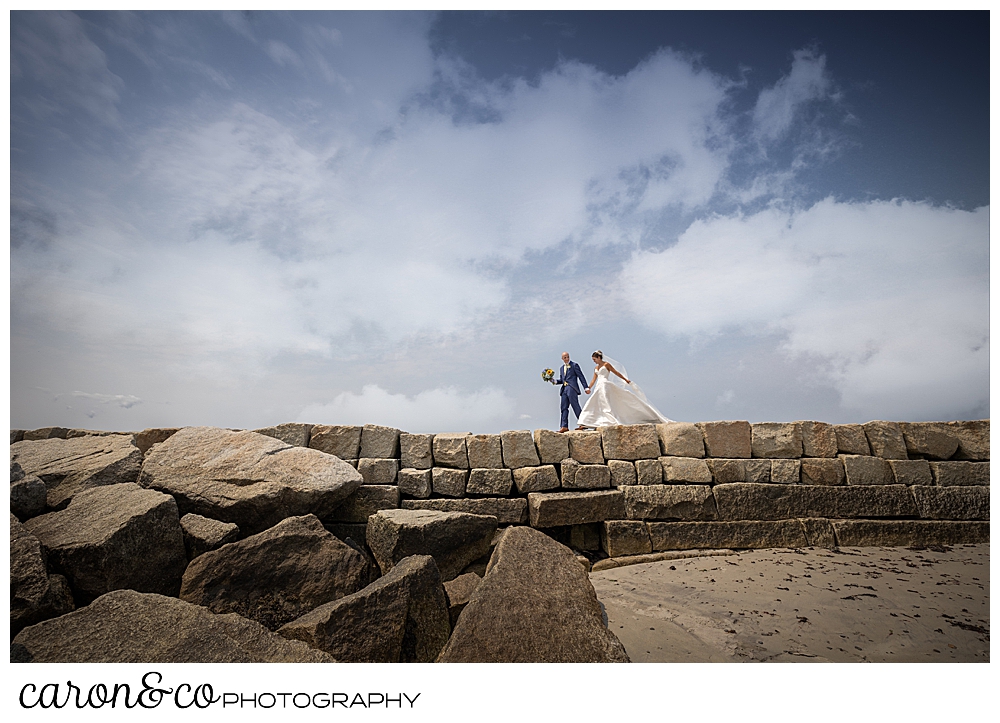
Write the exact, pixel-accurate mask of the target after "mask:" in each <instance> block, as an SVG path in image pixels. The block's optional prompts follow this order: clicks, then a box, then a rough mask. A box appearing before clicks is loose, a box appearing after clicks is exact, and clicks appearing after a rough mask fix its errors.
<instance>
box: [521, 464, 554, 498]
mask: <svg viewBox="0 0 1000 723" xmlns="http://www.w3.org/2000/svg"><path fill="white" fill-rule="evenodd" d="M514 484H515V485H517V492H518V494H522V495H523V494H527V493H528V492H540V491H542V490H554V489H559V475H558V474H557V473H556V468H555V467H554V466H553V465H551V464H545V465H542V466H540V467H518V468H516V469H515V470H514Z"/></svg>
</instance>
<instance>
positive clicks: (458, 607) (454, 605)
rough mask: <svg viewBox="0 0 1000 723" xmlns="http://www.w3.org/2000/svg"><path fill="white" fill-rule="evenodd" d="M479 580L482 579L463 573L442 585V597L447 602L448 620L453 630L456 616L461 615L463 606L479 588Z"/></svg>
mask: <svg viewBox="0 0 1000 723" xmlns="http://www.w3.org/2000/svg"><path fill="white" fill-rule="evenodd" d="M480 580H482V578H481V577H479V575H477V574H476V573H474V572H464V573H462V574H461V575H459V576H458V577H456V578H455V579H454V580H449V581H448V582H446V583H445V584H444V595H445V598H446V599H447V600H448V618H449V620H450V621H451V626H452V627H453V628H454V627H455V623H457V622H458V616H459V615H461V614H462V611H463V610H465V606H466V605H467V604H468V603H469V598H471V597H472V593H474V592H475V591H476V588H477V587H479V582H480Z"/></svg>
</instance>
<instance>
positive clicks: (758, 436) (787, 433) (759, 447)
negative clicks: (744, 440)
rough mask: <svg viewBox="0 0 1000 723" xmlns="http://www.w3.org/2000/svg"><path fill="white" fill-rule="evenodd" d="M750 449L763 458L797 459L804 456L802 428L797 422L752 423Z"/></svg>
mask: <svg viewBox="0 0 1000 723" xmlns="http://www.w3.org/2000/svg"><path fill="white" fill-rule="evenodd" d="M750 450H751V456H753V457H758V458H762V459H797V458H798V457H801V456H802V428H801V427H800V426H799V425H798V424H797V423H795V422H788V423H784V422H760V423H757V424H751V425H750Z"/></svg>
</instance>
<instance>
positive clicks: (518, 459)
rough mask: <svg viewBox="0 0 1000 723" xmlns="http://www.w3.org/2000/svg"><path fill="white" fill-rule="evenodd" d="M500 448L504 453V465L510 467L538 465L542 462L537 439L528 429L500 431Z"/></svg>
mask: <svg viewBox="0 0 1000 723" xmlns="http://www.w3.org/2000/svg"><path fill="white" fill-rule="evenodd" d="M500 449H501V451H502V453H503V465H504V467H507V468H509V469H518V468H519V467H537V466H538V465H540V464H541V460H540V459H539V458H538V451H537V450H536V449H535V441H534V439H532V437H531V432H529V431H527V430H511V431H507V432H500Z"/></svg>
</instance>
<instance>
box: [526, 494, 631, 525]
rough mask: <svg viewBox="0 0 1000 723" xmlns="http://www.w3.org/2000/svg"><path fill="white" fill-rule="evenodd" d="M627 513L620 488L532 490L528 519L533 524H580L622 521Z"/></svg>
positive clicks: (529, 496)
mask: <svg viewBox="0 0 1000 723" xmlns="http://www.w3.org/2000/svg"><path fill="white" fill-rule="evenodd" d="M624 489H627V488H624ZM624 516H625V502H624V498H623V497H622V492H621V490H595V491H593V492H532V493H530V494H529V495H528V519H529V520H530V521H531V526H532V527H559V526H561V525H580V524H585V523H587V522H601V521H603V520H620V519H622V518H623V517H624Z"/></svg>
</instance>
